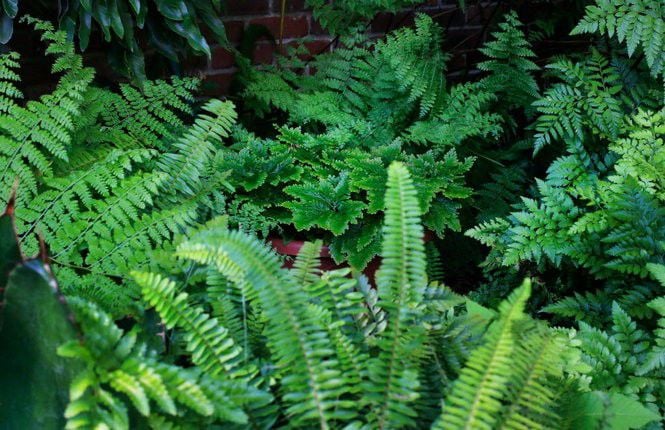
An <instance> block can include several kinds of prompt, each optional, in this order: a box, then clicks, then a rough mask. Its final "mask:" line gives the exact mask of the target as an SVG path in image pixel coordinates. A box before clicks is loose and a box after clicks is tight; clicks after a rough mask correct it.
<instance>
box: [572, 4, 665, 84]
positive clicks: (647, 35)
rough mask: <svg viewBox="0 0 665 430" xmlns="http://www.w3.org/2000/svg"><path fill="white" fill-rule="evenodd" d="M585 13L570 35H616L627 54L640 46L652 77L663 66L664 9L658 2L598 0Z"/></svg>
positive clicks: (664, 63) (661, 69)
mask: <svg viewBox="0 0 665 430" xmlns="http://www.w3.org/2000/svg"><path fill="white" fill-rule="evenodd" d="M585 12H586V14H585V16H584V17H583V18H582V20H581V21H580V22H579V23H578V24H577V26H576V27H575V28H574V29H573V31H572V34H582V33H600V34H606V35H607V36H609V37H614V36H616V37H617V39H618V40H619V42H621V43H625V44H626V48H627V50H628V55H629V56H631V57H632V56H633V54H634V53H635V51H636V49H637V48H638V47H639V48H640V49H641V51H642V52H643V53H644V56H645V57H646V60H647V64H648V65H649V68H650V69H651V72H652V73H653V74H654V75H658V74H661V73H662V72H663V69H664V66H665V59H663V52H665V8H664V7H663V4H662V3H661V2H659V1H644V0H628V1H622V0H597V1H596V2H595V4H593V5H590V6H587V7H586V10H585Z"/></svg>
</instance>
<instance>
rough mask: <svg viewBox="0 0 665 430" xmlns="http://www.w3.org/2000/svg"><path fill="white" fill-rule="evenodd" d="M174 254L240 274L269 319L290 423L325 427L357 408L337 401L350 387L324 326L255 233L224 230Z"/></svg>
mask: <svg viewBox="0 0 665 430" xmlns="http://www.w3.org/2000/svg"><path fill="white" fill-rule="evenodd" d="M177 255H178V256H180V257H183V258H187V259H191V260H194V261H197V262H199V263H203V264H212V265H214V266H216V267H217V269H218V270H220V271H221V273H222V274H224V275H225V276H227V277H228V278H229V279H237V278H238V277H239V276H243V277H244V279H245V280H246V283H245V286H246V287H247V288H248V289H250V290H251V293H250V294H249V295H250V296H252V297H255V298H256V300H257V301H258V304H259V306H260V307H261V309H262V312H263V313H264V318H265V320H266V321H267V327H266V336H267V337H268V342H269V347H270V349H271V351H272V353H273V354H274V355H275V357H276V358H277V362H276V365H277V366H278V368H279V372H280V375H282V376H281V378H280V383H281V384H283V385H284V390H285V394H284V401H285V403H287V404H288V408H287V414H288V415H289V416H290V418H291V420H292V422H293V423H302V424H305V423H310V424H312V423H316V425H317V426H320V427H321V428H329V427H330V426H331V425H332V422H334V420H336V419H340V418H342V417H345V418H347V417H350V416H353V415H354V414H355V413H356V410H357V407H358V405H357V403H356V402H345V401H341V400H340V398H343V396H344V395H345V393H349V392H351V387H350V386H349V384H350V381H349V380H347V378H346V377H345V375H344V374H343V373H342V372H341V369H340V364H339V361H338V359H337V358H336V354H335V353H334V352H333V351H331V350H330V348H329V346H330V339H329V336H328V334H327V329H326V328H324V325H323V322H322V321H321V320H320V316H318V315H317V314H315V313H312V310H311V309H310V308H309V305H308V304H307V299H306V295H305V294H304V293H303V292H302V290H301V289H300V287H299V286H298V285H296V284H295V283H294V282H293V280H292V278H291V277H290V276H289V275H288V274H286V273H285V272H284V271H282V270H281V269H280V267H279V266H280V264H279V262H278V260H277V257H276V256H275V255H273V254H272V253H271V251H269V250H268V249H267V248H265V247H264V246H263V244H261V243H260V242H259V241H258V240H257V239H256V238H252V237H250V236H247V235H245V234H243V233H240V232H228V233H220V234H219V236H218V240H217V241H216V242H215V243H197V242H196V241H194V242H188V243H184V244H182V245H181V246H179V248H178V251H177ZM241 268H242V269H241ZM239 270H241V271H242V274H239V273H238V271H239Z"/></svg>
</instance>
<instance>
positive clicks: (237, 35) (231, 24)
mask: <svg viewBox="0 0 665 430" xmlns="http://www.w3.org/2000/svg"><path fill="white" fill-rule="evenodd" d="M224 28H225V29H226V37H227V38H228V39H229V41H230V42H231V43H239V42H240V39H242V35H243V33H244V31H245V22H244V21H237V20H232V21H224Z"/></svg>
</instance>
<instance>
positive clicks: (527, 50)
mask: <svg viewBox="0 0 665 430" xmlns="http://www.w3.org/2000/svg"><path fill="white" fill-rule="evenodd" d="M504 19H505V21H504V22H502V23H500V24H499V30H498V31H496V32H494V33H492V36H493V37H494V40H492V41H491V42H487V43H485V45H484V47H483V48H481V49H480V51H481V52H482V53H483V54H485V55H486V56H487V57H489V60H486V61H483V62H481V63H480V64H478V68H479V69H480V70H483V71H486V72H489V74H490V75H489V76H488V77H487V78H485V81H484V84H485V85H487V87H488V88H490V89H491V90H492V91H497V90H498V91H500V92H501V93H502V95H503V96H505V97H507V99H508V103H510V104H516V105H518V106H525V107H526V106H528V105H530V104H531V103H532V102H533V100H534V99H535V98H536V97H538V93H539V90H538V84H537V83H536V80H535V78H534V76H533V73H534V71H536V70H539V67H538V66H537V65H536V63H534V62H533V59H534V58H535V56H536V54H535V53H534V52H533V51H532V50H531V46H530V45H529V42H528V41H527V40H526V36H525V35H524V32H523V31H522V30H521V28H520V27H521V26H522V23H521V22H520V21H519V19H518V18H517V15H516V14H515V13H514V12H510V13H508V14H506V15H504ZM502 101H503V97H502Z"/></svg>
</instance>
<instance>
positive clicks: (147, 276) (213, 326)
mask: <svg viewBox="0 0 665 430" xmlns="http://www.w3.org/2000/svg"><path fill="white" fill-rule="evenodd" d="M132 277H133V278H134V280H135V281H136V283H137V284H138V285H139V287H141V293H142V295H143V298H144V300H145V301H146V302H147V303H148V304H149V305H150V306H153V307H155V309H156V310H157V312H158V313H159V315H160V316H161V318H162V321H164V324H165V325H166V327H167V328H173V327H179V328H181V329H182V330H183V332H184V341H185V342H186V344H187V350H188V352H189V353H190V354H191V355H192V361H193V362H194V364H196V365H197V366H198V367H200V368H201V369H202V370H203V371H204V372H206V373H208V374H210V375H212V376H218V377H222V376H226V377H231V378H237V377H242V376H243V375H244V374H245V370H244V369H241V368H240V367H241V366H240V364H239V356H240V355H241V354H242V350H241V349H240V348H239V347H238V346H237V345H235V343H234V342H233V339H231V337H230V336H229V334H228V331H227V330H226V329H225V328H224V327H222V326H220V325H219V323H218V322H217V320H216V319H214V318H211V317H210V316H209V315H207V314H206V313H205V312H203V310H202V309H201V308H199V307H193V306H191V305H188V295H187V293H179V294H178V293H177V291H176V284H175V282H173V281H171V280H169V279H167V278H163V277H161V276H159V275H156V274H152V273H145V272H132Z"/></svg>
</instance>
